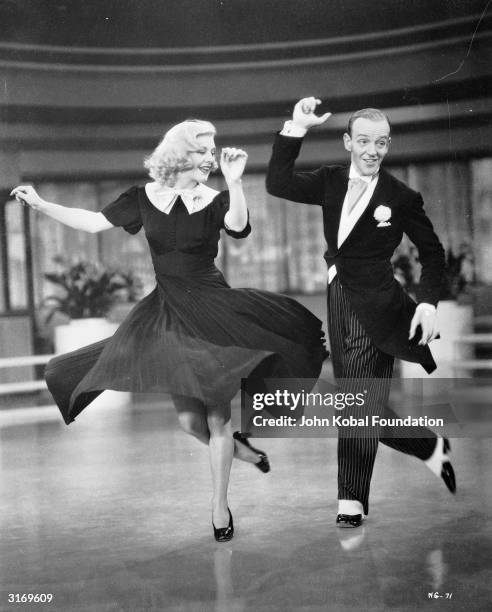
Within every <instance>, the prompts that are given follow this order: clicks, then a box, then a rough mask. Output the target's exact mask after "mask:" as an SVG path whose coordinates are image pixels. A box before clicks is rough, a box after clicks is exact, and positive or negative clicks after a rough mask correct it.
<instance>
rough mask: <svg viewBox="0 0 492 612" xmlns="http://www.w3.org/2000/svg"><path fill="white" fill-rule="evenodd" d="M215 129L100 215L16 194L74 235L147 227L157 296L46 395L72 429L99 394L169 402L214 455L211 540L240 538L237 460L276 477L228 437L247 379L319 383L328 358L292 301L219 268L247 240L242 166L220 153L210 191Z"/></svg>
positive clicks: (189, 139) (177, 133)
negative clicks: (163, 396) (240, 285)
mask: <svg viewBox="0 0 492 612" xmlns="http://www.w3.org/2000/svg"><path fill="white" fill-rule="evenodd" d="M214 136H215V128H214V126H213V125H212V124H211V123H208V122H206V121H198V120H188V121H184V122H182V123H179V124H177V125H175V126H174V127H173V128H171V129H170V130H169V131H168V132H167V133H166V134H165V136H164V138H163V140H162V141H161V143H160V144H159V145H158V147H157V148H156V149H155V151H154V152H153V153H152V155H150V157H149V158H148V159H147V160H146V161H145V166H146V167H147V168H148V170H149V174H150V176H151V178H152V179H153V182H150V183H147V184H146V185H145V187H132V188H131V189H129V190H128V191H126V192H125V193H123V194H122V195H121V196H120V197H119V198H118V199H117V200H115V201H114V202H112V203H111V204H109V205H107V206H106V207H105V208H104V209H103V210H102V211H101V212H92V211H88V210H84V209H76V208H67V207H64V206H60V205H58V204H54V203H50V202H46V201H44V200H42V199H41V198H40V197H39V196H38V195H37V193H36V191H35V190H34V189H33V188H32V187H30V186H19V187H16V188H15V189H14V190H13V191H12V194H13V195H15V197H16V198H17V199H18V200H19V201H21V202H24V203H26V204H28V205H29V206H31V207H32V208H34V209H35V210H38V211H40V212H43V213H45V214H47V215H49V216H50V217H52V218H53V219H56V220H57V221H60V222H61V223H64V224H66V225H68V226H70V227H72V228H75V229H80V230H84V231H88V232H100V231H103V230H107V229H110V228H112V227H115V226H119V227H123V228H124V229H125V230H126V231H127V232H129V233H130V234H135V233H137V232H138V231H139V230H140V229H141V228H142V227H143V228H144V231H145V235H146V238H147V241H148V243H149V247H150V252H151V255H152V261H153V265H154V269H155V273H156V280H157V286H156V287H155V289H154V290H153V291H152V293H150V294H149V295H148V296H147V297H145V298H144V299H143V300H141V301H140V302H139V303H138V304H137V305H136V306H135V308H134V309H133V310H132V312H131V313H130V314H129V315H128V317H127V318H126V319H125V321H124V322H123V323H122V324H121V326H120V327H119V329H118V330H117V331H116V333H115V334H114V336H113V337H111V338H109V339H107V340H103V341H101V342H97V343H95V344H92V345H90V346H87V347H84V348H82V349H80V350H78V351H74V352H72V353H69V354H67V355H62V356H60V357H56V358H55V359H53V360H52V361H51V362H50V363H49V364H48V367H47V369H46V379H47V382H48V387H49V389H50V391H51V393H52V394H53V396H54V398H55V401H56V402H57V404H58V406H59V407H60V410H61V412H62V415H63V418H64V420H65V422H66V423H67V424H68V423H70V422H71V421H73V420H74V418H75V417H76V416H77V415H78V414H79V413H80V412H81V411H82V410H83V409H84V408H85V407H86V406H87V405H88V404H89V403H90V402H91V401H92V400H93V399H94V398H95V397H96V396H97V395H98V394H99V393H101V392H102V391H103V390H104V389H114V390H119V391H133V392H168V393H171V394H172V397H173V400H174V404H175V406H176V410H177V413H178V418H179V422H180V425H181V427H182V428H183V429H184V430H185V431H186V432H187V433H189V434H191V435H193V436H195V437H196V438H198V439H199V440H200V441H201V442H203V443H205V444H208V446H209V449H210V450H209V452H210V464H211V470H212V481H213V503H212V523H213V527H214V534H215V538H216V539H217V540H218V541H227V540H229V539H231V538H232V536H233V533H234V528H233V520H232V515H231V513H230V510H229V507H228V504H227V488H228V483H229V472H230V467H231V462H232V458H233V456H235V457H237V458H238V459H241V460H243V461H248V462H251V463H254V464H256V465H257V466H258V467H259V469H261V470H262V471H264V472H266V471H268V470H269V464H268V459H267V457H266V455H265V454H264V453H262V452H261V451H259V450H257V449H254V448H253V447H252V446H250V444H249V443H248V440H247V438H246V437H245V436H243V435H242V434H240V433H239V432H235V434H234V437H233V435H232V433H231V424H230V402H231V399H232V398H233V396H234V395H235V393H236V392H237V390H238V389H239V387H240V384H241V379H242V378H246V377H248V376H250V375H252V374H254V376H255V377H263V378H266V377H269V376H275V377H278V378H289V377H299V378H301V377H302V378H317V377H318V375H319V372H320V369H321V364H322V361H323V359H324V357H325V355H326V353H325V349H324V341H323V332H322V331H321V322H320V321H319V320H318V319H317V318H316V317H314V315H312V314H311V313H310V312H309V311H308V310H306V309H305V308H304V307H303V306H301V305H300V304H298V303H297V302H295V301H294V300H291V299H290V298H287V297H285V296H280V295H276V294H272V293H269V292H264V291H256V290H253V289H231V288H230V287H229V286H228V285H227V283H226V281H225V280H224V277H223V276H222V274H221V273H220V271H219V270H218V269H217V268H216V267H215V265H214V258H215V257H216V255H217V249H218V241H219V238H220V231H221V230H225V231H226V233H228V234H229V235H230V236H233V237H234V238H243V237H245V236H247V235H248V234H249V233H250V231H251V228H250V225H249V221H248V210H247V207H246V201H245V197H244V193H243V190H242V186H241V177H242V174H243V171H244V168H245V165H246V160H247V155H246V153H245V152H244V151H242V150H240V149H234V148H227V149H223V150H222V153H221V157H220V167H221V170H222V173H223V175H224V178H225V181H226V183H227V187H228V191H223V192H221V193H219V192H217V191H215V190H213V189H211V188H209V187H207V186H206V185H205V182H206V181H207V179H208V177H209V175H210V173H211V172H212V171H214V170H215V169H216V168H217V163H216V161H215V154H216V151H215V142H214Z"/></svg>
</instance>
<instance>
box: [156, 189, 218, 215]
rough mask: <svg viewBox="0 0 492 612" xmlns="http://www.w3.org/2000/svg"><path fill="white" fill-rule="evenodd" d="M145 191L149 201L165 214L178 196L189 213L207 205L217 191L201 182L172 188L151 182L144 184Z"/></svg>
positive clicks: (169, 210)
mask: <svg viewBox="0 0 492 612" xmlns="http://www.w3.org/2000/svg"><path fill="white" fill-rule="evenodd" d="M145 193H146V194H147V197H148V198H149V200H150V201H151V203H152V204H153V205H154V206H155V207H156V208H157V209H158V210H160V211H161V212H163V213H166V214H169V213H170V212H171V210H172V208H173V206H174V203H175V202H176V200H177V199H178V197H181V200H182V201H183V204H184V205H185V206H186V209H187V211H188V213H189V214H190V215H191V214H193V213H195V212H198V211H199V210H202V208H205V206H208V205H209V204H210V202H211V201H212V200H213V199H214V198H215V196H216V195H217V194H218V193H219V192H218V191H216V190H215V189H212V188H211V187H207V185H203V184H202V183H200V184H198V185H197V186H196V187H193V189H174V188H173V187H167V186H166V185H160V184H159V183H156V182H153V183H147V184H146V185H145Z"/></svg>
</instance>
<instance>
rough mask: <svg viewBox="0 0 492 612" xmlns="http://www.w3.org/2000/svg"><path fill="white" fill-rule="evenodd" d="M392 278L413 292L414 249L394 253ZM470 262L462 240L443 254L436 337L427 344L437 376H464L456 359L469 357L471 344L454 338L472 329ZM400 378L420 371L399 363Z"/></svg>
mask: <svg viewBox="0 0 492 612" xmlns="http://www.w3.org/2000/svg"><path fill="white" fill-rule="evenodd" d="M393 269H394V273H395V277H396V278H397V279H398V280H399V281H400V282H401V283H402V285H403V286H404V287H405V289H406V290H407V291H408V292H409V293H410V294H411V295H415V290H416V287H417V285H418V277H419V275H420V264H419V263H418V257H417V253H416V250H415V249H413V250H410V252H409V254H403V253H400V254H398V255H397V256H396V257H395V259H394V260H393ZM474 280H475V278H474V261H473V253H472V249H471V247H470V245H469V244H468V243H466V242H463V243H462V244H461V245H460V247H459V249H458V252H457V253H456V254H455V253H454V252H453V250H452V249H448V251H447V253H446V266H445V272H444V282H443V286H442V290H441V295H440V300H439V304H438V307H437V317H438V325H439V330H440V336H441V337H440V338H439V339H437V340H434V341H433V342H432V343H431V350H432V353H433V355H434V358H435V360H436V363H437V365H438V367H437V370H436V371H435V372H434V373H433V374H432V375H433V376H434V377H437V378H453V377H457V376H465V375H468V373H466V372H465V371H464V372H460V371H459V368H457V365H458V364H459V361H460V360H464V359H470V358H471V357H472V351H473V346H472V345H470V344H466V343H459V342H457V341H456V340H457V338H459V337H460V336H463V335H465V334H470V333H472V332H473V306H472V300H473V293H472V288H473V283H474ZM401 374H402V377H404V378H420V377H421V376H422V372H421V370H420V366H418V365H417V364H412V363H407V362H402V363H401Z"/></svg>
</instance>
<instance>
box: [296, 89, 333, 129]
mask: <svg viewBox="0 0 492 612" xmlns="http://www.w3.org/2000/svg"><path fill="white" fill-rule="evenodd" d="M320 104H321V100H319V99H318V98H313V97H311V98H302V100H299V102H298V103H297V104H296V105H295V106H294V112H293V113H292V123H293V125H295V126H296V127H298V128H301V129H304V130H309V128H312V127H314V126H315V125H321V124H322V123H324V122H325V121H326V120H327V119H328V117H331V113H325V114H324V115H321V116H320V117H318V116H317V115H315V111H316V107H317V106H319V105H320Z"/></svg>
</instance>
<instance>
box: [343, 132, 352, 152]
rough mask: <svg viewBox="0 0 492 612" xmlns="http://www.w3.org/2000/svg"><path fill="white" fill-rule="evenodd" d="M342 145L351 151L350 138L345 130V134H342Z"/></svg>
mask: <svg viewBox="0 0 492 612" xmlns="http://www.w3.org/2000/svg"><path fill="white" fill-rule="evenodd" d="M343 146H344V147H345V149H346V150H347V151H352V138H350V136H349V134H347V132H345V134H344V135H343Z"/></svg>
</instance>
